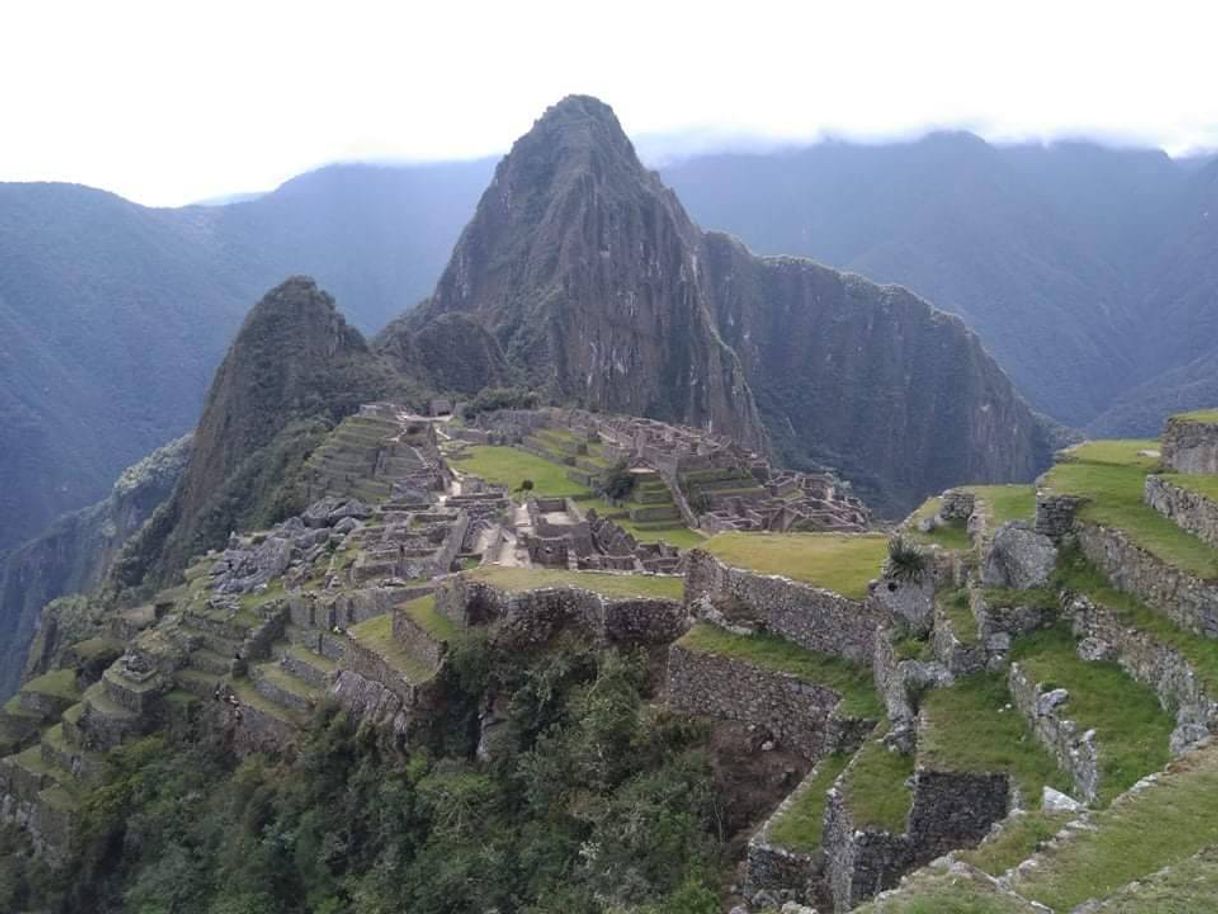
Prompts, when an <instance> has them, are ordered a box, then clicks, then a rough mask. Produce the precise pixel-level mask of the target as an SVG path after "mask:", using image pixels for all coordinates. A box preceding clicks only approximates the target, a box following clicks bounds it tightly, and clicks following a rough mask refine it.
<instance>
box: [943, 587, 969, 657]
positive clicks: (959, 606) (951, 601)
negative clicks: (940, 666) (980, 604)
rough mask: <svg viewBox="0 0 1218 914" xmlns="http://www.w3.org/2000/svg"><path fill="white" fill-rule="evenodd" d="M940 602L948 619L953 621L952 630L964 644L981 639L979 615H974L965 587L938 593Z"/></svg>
mask: <svg viewBox="0 0 1218 914" xmlns="http://www.w3.org/2000/svg"><path fill="white" fill-rule="evenodd" d="M935 600H936V601H937V602H938V604H939V606H940V608H942V610H943V614H944V615H945V616H947V621H948V622H950V623H951V626H952V632H953V633H954V634H955V636H956V637H957V638H958V639H959V640H960V641H961V642H963V643H964V644H973V643H975V642H977V641H978V640H979V636H978V634H977V617H976V616H974V615H973V610H972V607H971V606H970V605H969V595H968V591H967V590H965V589H964V588H963V587H957V588H956V589H955V590H949V591H946V592H945V593H941V594H937V595H936V596H935Z"/></svg>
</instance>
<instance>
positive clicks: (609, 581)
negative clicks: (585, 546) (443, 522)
mask: <svg viewBox="0 0 1218 914" xmlns="http://www.w3.org/2000/svg"><path fill="white" fill-rule="evenodd" d="M464 575H465V577H467V578H471V579H473V580H476V581H486V582H487V583H488V584H492V585H494V586H495V587H498V588H499V589H500V590H505V591H508V592H510V593H523V592H525V591H527V590H537V589H538V588H540V587H564V586H565V587H582V588H583V589H584V590H591V591H593V592H594V593H599V594H600V595H601V596H604V597H656V598H662V599H669V600H680V599H681V598H682V597H683V596H684V593H685V580H684V578H680V577H675V576H671V575H668V576H662V575H646V574H611V573H609V572H603V571H565V570H563V569H561V568H514V567H506V566H501V565H482V566H479V567H478V568H475V569H474V570H472V571H467V572H464Z"/></svg>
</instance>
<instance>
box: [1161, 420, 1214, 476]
mask: <svg viewBox="0 0 1218 914" xmlns="http://www.w3.org/2000/svg"><path fill="white" fill-rule="evenodd" d="M1161 453H1162V458H1163V464H1164V465H1165V466H1167V467H1170V468H1171V469H1173V470H1175V471H1176V472H1177V473H1218V415H1213V414H1204V415H1197V414H1187V413H1186V414H1184V415H1182V416H1172V417H1171V418H1170V419H1168V420H1167V424H1166V425H1165V426H1164V428H1163V437H1162V439H1161Z"/></svg>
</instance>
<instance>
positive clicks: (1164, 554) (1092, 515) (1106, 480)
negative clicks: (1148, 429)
mask: <svg viewBox="0 0 1218 914" xmlns="http://www.w3.org/2000/svg"><path fill="white" fill-rule="evenodd" d="M1155 447H1157V443H1156V442H1155V441H1152V440H1141V439H1136V440H1123V441H1092V442H1087V443H1085V444H1081V445H1079V446H1078V447H1076V448H1073V449H1072V450H1070V451H1069V452H1067V453H1068V455H1069V458H1070V459H1069V460H1067V461H1066V462H1063V463H1059V464H1057V465H1056V466H1054V467H1053V469H1052V470H1050V471H1049V474H1048V484H1049V487H1050V488H1052V489H1054V490H1055V491H1057V492H1064V493H1069V494H1071V495H1081V496H1083V497H1085V498H1087V499H1089V501H1088V502H1087V504H1085V505H1084V506H1083V508H1082V510H1081V512H1080V515H1079V516H1080V517H1081V518H1082V519H1083V520H1086V521H1091V522H1093V523H1097V524H1105V525H1108V526H1111V527H1116V528H1119V529H1121V530H1123V531H1125V533H1127V534H1128V535H1129V536H1130V538H1132V539H1133V541H1134V542H1135V543H1137V544H1138V545H1139V546H1141V547H1142V548H1143V549H1146V550H1147V551H1148V552H1150V553H1151V554H1152V555H1155V556H1157V557H1158V558H1160V559H1162V560H1163V561H1165V562H1167V563H1169V564H1171V565H1174V566H1176V567H1177V568H1180V569H1181V570H1183V571H1187V572H1189V573H1190V574H1194V575H1196V576H1197V577H1200V578H1202V579H1205V580H1210V579H1218V552H1216V551H1215V550H1214V549H1212V548H1211V547H1209V546H1207V545H1206V544H1205V543H1203V542H1202V541H1201V540H1199V539H1197V538H1196V537H1195V536H1192V535H1191V534H1189V533H1185V532H1184V531H1183V530H1181V529H1180V528H1179V527H1177V526H1176V525H1175V524H1173V523H1172V522H1171V521H1170V520H1168V519H1167V518H1166V517H1164V516H1163V515H1162V514H1160V513H1159V512H1158V511H1155V510H1154V509H1153V508H1151V507H1149V506H1147V505H1146V504H1145V503H1144V502H1143V501H1142V494H1143V489H1144V486H1145V481H1146V474H1147V472H1149V471H1150V470H1152V469H1154V467H1155V465H1156V464H1157V462H1158V458H1155V457H1143V456H1139V455H1138V451H1140V450H1146V449H1151V448H1155Z"/></svg>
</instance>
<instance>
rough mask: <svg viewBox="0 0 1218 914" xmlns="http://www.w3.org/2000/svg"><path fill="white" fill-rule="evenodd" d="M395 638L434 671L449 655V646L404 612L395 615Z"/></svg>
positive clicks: (395, 612) (397, 612) (398, 611)
mask: <svg viewBox="0 0 1218 914" xmlns="http://www.w3.org/2000/svg"><path fill="white" fill-rule="evenodd" d="M393 638H394V640H395V641H397V642H398V644H400V645H402V647H403V648H405V649H406V650H407V651H408V652H409V653H410V655H411V656H412V657H414V658H415V659H416V660H418V661H419V662H420V663H424V664H426V665H427V666H429V667H431V668H432V669H436V668H437V667H439V666H440V661H442V660H443V659H444V655H445V654H446V653H448V645H447V644H446V643H445V642H443V641H437V640H436V639H435V638H433V637H432V636H431V635H430V634H429V633H428V632H427V631H426V630H425V629H424V628H423V627H422V626H421V625H419V623H417V622H415V621H414V619H412V618H411V617H410V614H409V613H407V612H405V611H404V610H401V609H398V610H395V611H394V613H393Z"/></svg>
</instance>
